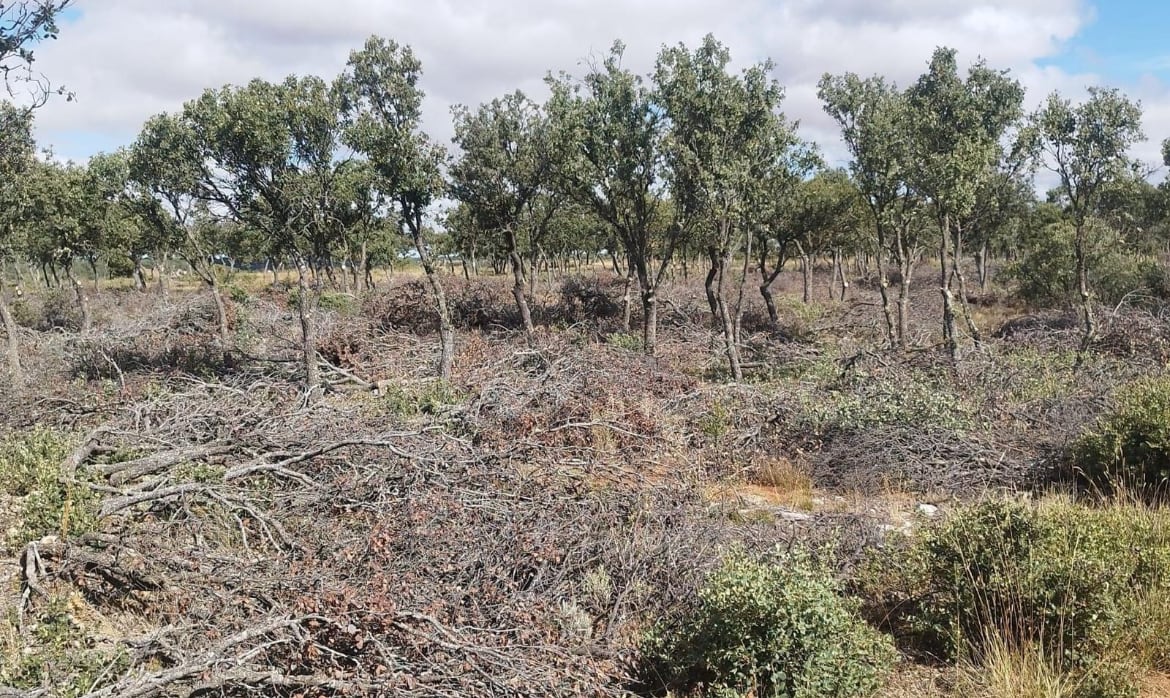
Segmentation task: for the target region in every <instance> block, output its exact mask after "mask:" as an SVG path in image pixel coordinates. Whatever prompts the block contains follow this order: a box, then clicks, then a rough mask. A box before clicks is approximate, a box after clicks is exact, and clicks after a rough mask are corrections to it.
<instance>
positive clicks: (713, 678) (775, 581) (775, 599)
mask: <svg viewBox="0 0 1170 698" xmlns="http://www.w3.org/2000/svg"><path fill="white" fill-rule="evenodd" d="M641 651H642V657H643V661H642V664H641V667H640V668H641V674H642V676H643V677H644V680H645V681H646V682H647V683H648V684H649V685H652V686H653V687H655V688H667V689H672V690H676V691H681V692H687V693H696V692H697V693H699V694H701V695H706V696H727V697H730V696H747V695H754V696H760V697H761V698H762V697H765V696H767V697H772V698H784V697H786V698H819V697H822V696H823V697H839V698H845V697H848V696H865V695H869V694H871V693H873V692H874V691H875V690H876V689H877V688H878V687H879V685H880V683H881V680H882V678H883V676H884V675H885V673H886V672H887V671H888V670H889V668H890V667H891V665H892V663H893V660H894V652H893V648H892V646H891V644H890V642H889V640H888V639H887V638H886V637H885V636H883V635H881V634H880V633H878V632H877V631H875V630H873V629H872V628H870V627H869V626H868V625H866V624H865V622H864V621H862V620H861V619H860V617H859V616H858V614H857V613H856V609H855V607H854V606H853V604H851V603H850V602H848V601H846V600H844V599H842V597H841V596H840V595H839V588H838V584H837V582H836V580H835V579H834V578H833V576H832V575H831V574H829V573H828V572H826V571H824V570H820V569H818V568H816V567H815V566H813V565H812V564H811V563H810V562H809V561H808V560H807V559H806V558H804V557H803V556H788V557H785V558H784V559H781V560H778V561H776V562H775V563H766V562H757V561H754V560H750V559H748V558H746V557H744V556H743V555H741V554H733V555H732V556H730V557H729V558H728V559H727V560H726V561H725V562H724V564H723V566H722V567H721V568H719V569H718V570H717V571H715V572H714V573H713V574H712V575H711V577H710V578H709V579H708V580H707V583H706V585H705V586H704V587H703V588H702V589H701V590H700V591H699V594H698V599H697V602H696V603H695V606H694V607H693V608H688V609H686V612H685V613H683V614H681V615H680V616H679V617H678V618H676V619H674V620H671V621H667V622H663V623H659V624H658V625H657V626H655V627H654V628H653V629H652V630H651V631H650V632H649V633H648V634H647V636H646V637H645V638H644V640H643V642H642V647H641Z"/></svg>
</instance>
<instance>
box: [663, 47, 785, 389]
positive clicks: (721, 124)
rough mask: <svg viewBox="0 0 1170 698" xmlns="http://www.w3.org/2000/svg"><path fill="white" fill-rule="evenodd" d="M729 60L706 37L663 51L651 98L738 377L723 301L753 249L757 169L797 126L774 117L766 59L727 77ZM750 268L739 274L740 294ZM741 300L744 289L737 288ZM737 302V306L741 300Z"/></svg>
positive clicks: (670, 175) (778, 96) (734, 340)
mask: <svg viewBox="0 0 1170 698" xmlns="http://www.w3.org/2000/svg"><path fill="white" fill-rule="evenodd" d="M730 62H731V54H730V52H729V51H728V50H727V48H726V47H725V46H723V45H722V44H720V43H719V42H718V41H716V40H715V38H714V37H713V36H711V35H707V36H706V37H705V38H704V39H703V42H702V44H701V45H700V46H699V47H698V48H696V49H695V50H694V51H690V50H688V49H687V48H686V46H683V45H679V46H676V47H673V48H665V49H663V50H662V52H661V53H660V54H659V56H658V63H657V68H656V70H655V73H654V85H655V88H656V94H655V97H656V99H657V101H658V102H659V104H660V105H661V110H662V113H663V115H664V116H665V118H666V132H665V133H666V137H665V140H664V142H663V146H664V147H663V150H664V153H665V160H666V174H665V176H666V179H667V181H668V182H669V183H670V194H671V199H672V202H673V203H674V205H675V207H676V208H677V209H678V219H679V220H680V221H684V222H685V223H686V225H687V226H690V227H691V228H693V233H694V234H695V235H697V236H698V237H699V238H701V240H702V246H703V247H704V248H705V252H706V254H707V258H708V260H709V262H710V266H709V269H708V273H707V279H706V284H705V286H706V290H707V298H708V303H709V304H710V306H711V313H712V317H713V319H714V320H715V325H716V327H717V328H718V330H719V331H721V333H722V335H723V349H724V353H725V354H726V356H727V362H728V367H729V369H730V371H731V375H732V377H733V378H734V379H735V380H737V381H738V380H742V379H743V371H742V369H741V367H740V357H739V348H738V332H737V331H736V326H737V322H736V318H737V315H738V313H737V312H736V311H735V310H734V309H733V307H732V304H731V302H730V299H729V297H728V285H729V284H728V280H729V277H730V276H731V268H730V267H731V261H732V259H733V257H734V255H735V253H736V252H738V251H739V250H741V249H742V250H743V252H744V256H745V259H751V258H752V257H753V255H752V251H751V249H750V248H751V244H752V242H753V240H754V239H755V235H754V232H755V229H756V227H757V226H758V225H759V223H760V221H761V220H762V218H763V215H762V214H763V212H762V211H761V210H760V209H758V208H756V207H754V206H752V205H751V204H752V203H753V197H752V191H753V189H754V188H755V187H756V186H757V183H758V181H759V177H760V174H761V172H763V171H764V170H765V168H766V166H767V165H768V164H770V163H771V162H772V161H773V159H774V158H775V154H776V153H777V152H784V151H787V150H789V149H790V148H793V147H795V145H796V144H797V141H796V135H795V127H794V126H793V125H791V124H789V123H788V122H787V120H786V119H785V118H784V116H783V115H782V114H781V113H780V111H779V107H780V103H781V101H782V100H783V98H784V91H783V89H781V87H780V86H779V84H777V83H776V82H775V81H774V80H773V79H772V78H771V77H770V74H771V64H769V63H763V64H760V65H756V66H753V67H751V68H749V69H748V70H746V71H745V72H744V73H743V74H742V75H733V74H732V73H730V72H729V70H728V65H729V64H730ZM746 273H747V269H746V266H745V268H744V275H743V276H742V277H741V278H740V288H741V289H742V287H743V283H744V281H745V280H746ZM741 297H742V291H741ZM738 305H741V304H737V306H738Z"/></svg>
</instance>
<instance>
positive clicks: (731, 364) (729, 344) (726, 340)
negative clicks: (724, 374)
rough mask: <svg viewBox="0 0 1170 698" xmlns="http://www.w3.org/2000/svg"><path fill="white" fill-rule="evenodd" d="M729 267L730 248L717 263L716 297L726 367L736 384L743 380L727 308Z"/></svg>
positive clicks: (733, 329)
mask: <svg viewBox="0 0 1170 698" xmlns="http://www.w3.org/2000/svg"><path fill="white" fill-rule="evenodd" d="M724 239H726V238H724ZM730 265H731V247H730V246H728V248H727V250H726V251H725V252H724V254H723V255H722V258H721V259H720V263H719V278H718V283H717V285H716V296H717V306H718V309H719V323H720V325H721V327H720V329H722V331H723V351H724V353H725V354H726V355H727V365H728V368H730V369H731V376H732V378H733V379H735V381H736V382H739V381H742V380H743V369H742V368H741V367H740V364H739V346H738V344H737V343H736V341H735V325H734V323H733V322H732V319H731V311H730V310H729V308H728V307H727V269H728V267H729V266H730Z"/></svg>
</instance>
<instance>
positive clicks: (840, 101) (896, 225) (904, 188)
mask: <svg viewBox="0 0 1170 698" xmlns="http://www.w3.org/2000/svg"><path fill="white" fill-rule="evenodd" d="M818 95H819V96H820V98H821V101H822V102H824V108H825V111H826V112H828V114H829V115H830V116H832V117H833V119H834V120H836V121H837V123H838V124H839V125H840V126H841V135H842V138H843V139H844V141H845V145H846V147H848V149H849V154H850V156H851V158H852V159H851V161H850V164H849V171H850V173H851V174H852V176H853V181H854V183H855V184H856V185H857V188H858V190H859V191H860V192H861V196H862V198H863V199H864V200H865V202H866V205H867V207H868V208H869V211H870V214H871V215H872V217H873V223H874V233H875V238H874V241H873V242H874V245H873V250H874V258H875V259H876V261H877V272H878V283H879V288H880V292H881V299H882V313H883V315H884V317H885V321H886V335H887V338H888V339H889V343H890V346H891V347H900V348H902V349H905V348H907V346H908V341H909V333H910V311H909V305H910V285H911V280H912V279H913V276H914V269H915V266H916V265H917V263H918V261H919V259H920V258H921V255H922V240H921V236H920V235H919V234H918V233H919V231H920V228H919V222H920V221H919V218H920V215H921V209H920V201H919V198H918V196H917V195H916V194H915V193H914V192H913V191H912V190H911V188H910V186H909V182H908V177H909V176H910V167H911V166H912V154H911V150H910V134H909V116H908V113H907V105H906V100H905V97H904V95H903V94H902V93H901V92H900V91H899V90H898V89H897V87H896V86H895V85H894V84H893V83H890V82H887V81H886V80H885V79H884V78H880V77H871V78H866V79H862V78H859V77H858V76H857V75H854V74H852V73H847V74H845V75H841V76H832V75H827V74H826V75H825V76H824V77H822V78H821V81H820V83H819V90H818ZM887 255H889V256H891V257H892V258H893V260H894V262H895V264H897V266H898V271H899V277H900V281H899V293H898V304H897V306H898V309H897V319H896V320H895V318H894V309H893V301H892V299H891V297H890V292H889V285H890V279H889V274H888V271H887V267H886V257H887Z"/></svg>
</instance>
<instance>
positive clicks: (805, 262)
mask: <svg viewBox="0 0 1170 698" xmlns="http://www.w3.org/2000/svg"><path fill="white" fill-rule="evenodd" d="M800 271H801V274H802V276H803V278H804V293H803V294H802V298H803V300H804V302H805V303H811V302H812V255H810V254H807V253H806V252H804V251H803V250H801V252H800Z"/></svg>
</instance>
